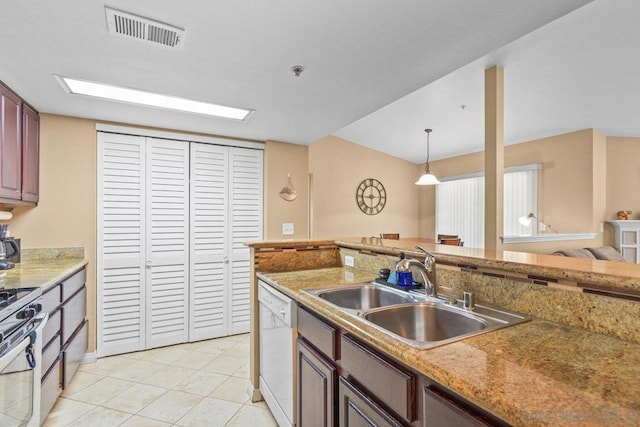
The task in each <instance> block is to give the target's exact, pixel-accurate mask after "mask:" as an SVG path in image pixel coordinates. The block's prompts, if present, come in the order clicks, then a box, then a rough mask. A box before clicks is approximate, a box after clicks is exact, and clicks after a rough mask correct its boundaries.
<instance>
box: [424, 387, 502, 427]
mask: <svg viewBox="0 0 640 427" xmlns="http://www.w3.org/2000/svg"><path fill="white" fill-rule="evenodd" d="M422 399H423V403H424V415H423V420H424V426H425V427H442V426H448V427H489V426H493V425H496V424H493V423H492V422H490V421H489V420H486V419H482V418H481V417H479V416H476V415H474V414H473V413H471V412H470V411H469V410H468V409H466V408H464V407H463V406H462V405H460V404H459V403H457V402H454V401H452V400H450V399H448V398H447V397H446V396H444V395H443V394H441V393H438V392H437V391H436V390H433V389H430V388H429V387H425V388H424V389H423V394H422Z"/></svg>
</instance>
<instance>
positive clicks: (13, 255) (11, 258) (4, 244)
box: [0, 224, 20, 270]
mask: <svg viewBox="0 0 640 427" xmlns="http://www.w3.org/2000/svg"><path fill="white" fill-rule="evenodd" d="M7 227H8V226H7V224H0V270H8V269H10V268H13V267H14V266H15V263H16V262H20V244H19V242H18V241H16V239H14V238H12V237H8V230H7Z"/></svg>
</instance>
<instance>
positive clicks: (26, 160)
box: [22, 104, 40, 203]
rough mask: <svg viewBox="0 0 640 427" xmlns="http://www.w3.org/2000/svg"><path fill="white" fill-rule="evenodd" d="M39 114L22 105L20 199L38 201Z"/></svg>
mask: <svg viewBox="0 0 640 427" xmlns="http://www.w3.org/2000/svg"><path fill="white" fill-rule="evenodd" d="M39 171H40V115H39V114H38V112H37V111H35V110H34V109H32V108H31V107H29V106H28V105H26V104H23V105H22V200H24V201H26V202H35V203H38V189H39Z"/></svg>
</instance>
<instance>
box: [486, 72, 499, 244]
mask: <svg viewBox="0 0 640 427" xmlns="http://www.w3.org/2000/svg"><path fill="white" fill-rule="evenodd" d="M484 171H485V186H484V200H485V203H484V248H485V249H487V250H495V251H501V250H502V240H501V236H502V234H503V229H504V226H503V222H504V219H503V216H504V207H503V205H504V70H503V69H502V67H500V66H499V65H494V66H492V67H490V68H488V69H486V70H485V74H484Z"/></svg>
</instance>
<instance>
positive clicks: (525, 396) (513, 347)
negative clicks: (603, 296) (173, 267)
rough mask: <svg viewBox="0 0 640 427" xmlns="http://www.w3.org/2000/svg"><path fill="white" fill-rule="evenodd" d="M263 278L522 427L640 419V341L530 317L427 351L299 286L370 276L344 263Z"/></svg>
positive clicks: (357, 280) (613, 423)
mask: <svg viewBox="0 0 640 427" xmlns="http://www.w3.org/2000/svg"><path fill="white" fill-rule="evenodd" d="M258 277H259V278H260V279H262V280H264V281H266V282H267V283H269V284H271V285H272V286H274V287H275V288H276V289H278V290H280V291H282V292H283V293H285V294H287V295H288V296H290V297H292V298H294V299H295V300H297V301H298V302H299V303H300V304H302V305H303V306H306V307H308V308H310V309H311V310H313V311H315V312H317V313H318V314H320V315H322V316H324V317H325V318H326V319H328V320H329V321H331V322H334V323H335V324H336V325H338V326H340V327H341V328H343V329H345V330H346V331H347V332H349V333H351V334H353V335H355V336H357V337H358V338H360V339H361V340H363V341H364V342H367V343H368V344H369V345H371V346H372V347H374V348H376V349H378V350H380V351H382V352H384V353H386V354H387V355H389V356H391V357H393V358H394V359H396V360H398V361H400V362H401V363H403V364H405V365H406V366H408V367H410V368H412V369H413V370H415V371H417V372H419V373H421V374H424V375H426V376H428V377H430V378H432V379H433V380H435V381H437V382H439V383H441V384H442V385H444V386H446V387H448V388H450V389H451V390H453V391H454V392H456V393H458V394H460V395H461V396H462V397H464V398H465V399H467V400H469V401H470V402H472V403H474V404H476V405H478V406H480V407H482V408H484V409H486V410H487V411H489V412H491V413H493V414H495V415H497V416H498V417H500V418H502V419H503V420H505V421H507V422H509V423H510V424H513V425H518V426H547V425H549V426H551V425H554V426H556V425H566V426H604V425H607V426H623V425H624V426H629V425H640V381H638V378H640V345H639V344H635V343H632V342H627V341H623V340H620V339H617V338H614V337H610V336H605V335H600V334H596V333H593V332H589V331H586V330H583V329H579V328H574V327H569V326H564V325H560V324H558V323H554V322H550V321H546V320H542V319H538V318H533V319H532V320H531V321H529V322H527V323H523V324H520V325H516V326H512V327H508V328H504V329H501V330H498V331H493V332H489V333H486V334H482V335H478V336H475V337H471V338H466V339H463V340H461V341H458V342H454V343H451V344H447V345H443V346H440V347H435V348H432V349H428V350H419V349H415V348H412V347H410V346H408V345H406V344H404V343H402V342H401V341H399V340H397V339H394V338H393V337H391V336H390V335H387V334H384V333H382V332H379V331H378V330H376V329H375V328H372V327H371V326H369V325H368V324H367V323H365V322H364V321H363V320H362V319H361V318H358V317H356V316H353V315H351V314H347V313H346V312H344V311H342V310H339V309H337V308H336V307H334V306H332V305H330V304H328V303H326V302H324V301H322V300H320V299H318V298H317V297H315V296H312V295H310V294H307V293H305V292H302V290H303V289H312V288H323V287H331V286H336V285H344V284H348V283H360V282H368V281H371V280H372V277H371V276H370V275H367V274H366V273H361V272H357V271H355V272H354V271H353V270H349V269H345V268H343V267H335V268H323V269H315V270H303V271H293V272H281V273H258Z"/></svg>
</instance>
